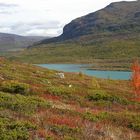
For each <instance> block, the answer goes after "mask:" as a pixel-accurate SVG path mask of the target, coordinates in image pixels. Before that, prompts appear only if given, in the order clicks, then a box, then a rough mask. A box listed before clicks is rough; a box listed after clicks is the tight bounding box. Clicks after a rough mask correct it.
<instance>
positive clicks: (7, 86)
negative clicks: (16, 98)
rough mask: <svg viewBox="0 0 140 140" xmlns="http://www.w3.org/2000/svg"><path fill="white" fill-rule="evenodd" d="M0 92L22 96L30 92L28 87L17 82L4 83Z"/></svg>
mask: <svg viewBox="0 0 140 140" xmlns="http://www.w3.org/2000/svg"><path fill="white" fill-rule="evenodd" d="M0 89H1V91H4V92H9V93H15V94H16V93H19V94H22V95H25V94H28V92H29V91H30V88H29V85H28V84H25V83H20V82H18V81H4V82H3V83H2V84H1V87H0Z"/></svg>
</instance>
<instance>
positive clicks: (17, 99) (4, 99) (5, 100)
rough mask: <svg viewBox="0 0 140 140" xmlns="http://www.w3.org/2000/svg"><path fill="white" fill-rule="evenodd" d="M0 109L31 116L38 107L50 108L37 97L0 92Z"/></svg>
mask: <svg viewBox="0 0 140 140" xmlns="http://www.w3.org/2000/svg"><path fill="white" fill-rule="evenodd" d="M0 107H1V108H4V109H10V110H12V111H16V112H20V113H24V114H32V113H34V112H35V111H36V110H37V109H39V108H40V107H44V108H46V107H50V103H48V102H47V101H46V100H43V99H41V98H39V97H34V96H23V95H20V94H17V95H11V94H8V93H2V92H0Z"/></svg>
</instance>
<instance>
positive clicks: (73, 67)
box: [38, 63, 132, 80]
mask: <svg viewBox="0 0 140 140" xmlns="http://www.w3.org/2000/svg"><path fill="white" fill-rule="evenodd" d="M38 66H40V67H43V68H47V69H51V70H56V71H61V72H73V73H75V72H76V73H79V72H81V73H83V74H86V75H88V76H94V77H97V78H103V79H104V78H105V79H114V80H130V79H131V74H132V73H131V72H130V71H119V70H117V71H115V70H113V71H111V70H107V69H106V70H98V69H91V68H89V67H91V65H89V66H88V64H62V63H61V64H38Z"/></svg>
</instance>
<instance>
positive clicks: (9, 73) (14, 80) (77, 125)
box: [0, 58, 140, 140]
mask: <svg viewBox="0 0 140 140" xmlns="http://www.w3.org/2000/svg"><path fill="white" fill-rule="evenodd" d="M136 69H137V68H136V67H135V65H134V66H133V70H136ZM134 72H135V71H134ZM57 73H61V72H58V71H53V70H49V69H45V68H41V67H38V66H33V65H30V64H25V63H24V64H22V63H20V62H15V61H10V60H6V59H4V58H0V140H28V139H31V140H133V139H135V140H139V139H140V102H139V101H138V100H134V98H135V94H134V88H133V86H132V84H131V83H132V81H131V80H128V81H123V80H122V81H119V80H111V79H99V78H95V77H89V76H86V75H84V74H81V73H80V74H78V73H64V77H63V78H61V77H59V76H58V75H57ZM136 79H137V78H135V73H134V75H133V83H135V80H136ZM134 85H135V84H134Z"/></svg>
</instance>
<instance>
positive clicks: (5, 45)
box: [0, 33, 45, 51]
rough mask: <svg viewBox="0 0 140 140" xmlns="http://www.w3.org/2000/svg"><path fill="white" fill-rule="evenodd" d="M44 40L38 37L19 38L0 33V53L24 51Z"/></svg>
mask: <svg viewBox="0 0 140 140" xmlns="http://www.w3.org/2000/svg"><path fill="white" fill-rule="evenodd" d="M44 38H45V37H39V36H35V37H34V36H19V35H15V34H7V33H0V51H15V50H19V49H24V48H27V47H28V46H29V45H32V44H33V43H35V42H38V41H40V40H43V39H44Z"/></svg>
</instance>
